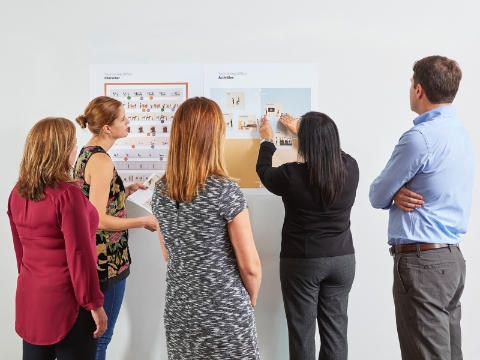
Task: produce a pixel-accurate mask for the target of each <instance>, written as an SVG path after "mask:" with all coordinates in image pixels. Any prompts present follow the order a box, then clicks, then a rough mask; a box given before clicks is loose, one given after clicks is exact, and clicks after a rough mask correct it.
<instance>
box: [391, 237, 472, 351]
mask: <svg viewBox="0 0 480 360" xmlns="http://www.w3.org/2000/svg"><path fill="white" fill-rule="evenodd" d="M393 278H394V280H393V299H394V303H395V316H396V320H397V332H398V340H399V342H400V349H401V352H402V359H405V360H461V359H463V355H462V349H461V330H460V318H461V307H460V297H461V296H462V292H463V288H464V286H465V260H464V259H463V255H462V252H461V251H460V248H459V247H457V246H450V247H449V248H442V249H437V250H428V251H422V252H419V253H418V254H417V253H416V252H413V253H402V254H396V255H395V259H394V270H393Z"/></svg>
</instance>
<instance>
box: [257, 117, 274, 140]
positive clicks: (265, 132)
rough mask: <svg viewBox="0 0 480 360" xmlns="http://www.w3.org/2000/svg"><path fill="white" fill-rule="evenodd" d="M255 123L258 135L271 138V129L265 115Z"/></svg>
mask: <svg viewBox="0 0 480 360" xmlns="http://www.w3.org/2000/svg"><path fill="white" fill-rule="evenodd" d="M257 124H258V132H259V133H260V137H261V138H262V139H273V136H274V134H273V129H272V126H271V125H270V122H269V121H268V119H267V117H266V116H264V117H263V119H262V123H261V124H260V123H259V122H258V121H257Z"/></svg>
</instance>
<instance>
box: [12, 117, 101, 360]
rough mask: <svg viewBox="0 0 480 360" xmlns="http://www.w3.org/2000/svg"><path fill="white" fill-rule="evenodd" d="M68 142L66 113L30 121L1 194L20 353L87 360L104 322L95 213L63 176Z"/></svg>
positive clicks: (70, 152)
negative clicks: (11, 183)
mask: <svg viewBox="0 0 480 360" xmlns="http://www.w3.org/2000/svg"><path fill="white" fill-rule="evenodd" d="M76 142H77V141H76V138H75V125H74V124H73V123H72V122H71V121H70V120H67V119H63V118H46V119H43V120H40V121H39V122H38V123H36V124H35V126H34V127H33V128H32V129H31V130H30V132H29V134H28V136H27V140H26V142H25V149H24V152H23V158H22V162H21V165H20V174H19V176H18V182H17V184H16V185H15V188H14V189H13V190H12V192H11V194H10V198H9V200H8V217H9V218H10V225H11V230H12V236H13V244H14V247H15V253H16V256H17V266H18V282H17V294H16V306H15V311H16V314H15V330H16V331H17V333H18V335H20V336H21V337H22V338H23V359H24V360H54V359H58V360H94V359H95V356H96V351H97V341H98V337H99V336H100V335H102V334H103V333H104V332H105V330H106V327H107V316H106V314H105V311H104V310H103V307H102V305H103V294H102V292H101V291H100V286H99V284H98V277H97V266H96V261H97V255H96V249H95V231H96V229H97V225H98V214H97V211H96V210H95V208H94V207H93V206H92V205H91V204H90V202H89V201H88V200H87V199H86V198H85V196H83V194H82V191H81V190H80V189H79V187H78V186H77V184H76V183H75V181H74V180H73V179H72V177H71V176H70V168H71V166H72V165H73V163H74V162H75V155H76V153H77V145H76Z"/></svg>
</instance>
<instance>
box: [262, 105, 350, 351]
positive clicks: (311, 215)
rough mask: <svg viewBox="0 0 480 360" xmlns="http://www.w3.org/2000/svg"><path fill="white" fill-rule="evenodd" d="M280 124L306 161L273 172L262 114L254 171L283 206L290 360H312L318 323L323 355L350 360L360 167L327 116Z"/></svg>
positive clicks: (284, 293)
mask: <svg viewBox="0 0 480 360" xmlns="http://www.w3.org/2000/svg"><path fill="white" fill-rule="evenodd" d="M280 122H281V123H282V124H284V125H285V126H286V127H287V128H288V130H290V131H291V132H292V133H293V134H298V155H299V159H300V160H301V161H302V162H294V163H287V164H284V165H282V166H279V167H272V157H273V154H274V153H275V151H276V147H275V145H274V139H273V137H274V132H273V129H272V127H271V125H270V124H269V122H268V119H267V117H266V116H265V117H264V118H263V120H262V125H261V126H260V127H259V132H260V137H261V138H262V139H263V140H262V142H261V145H260V150H259V154H258V159H257V165H256V170H257V174H258V176H259V178H260V180H261V181H262V184H263V185H264V186H265V187H266V188H267V189H268V190H269V191H270V192H272V193H273V194H275V195H278V196H281V197H282V200H283V203H284V206H285V218H284V223H283V229H282V246H281V252H280V283H281V286H282V296H283V303H284V307H285V315H286V318H287V325H288V336H289V352H290V358H291V359H309V360H310V359H311V360H313V359H315V357H316V354H315V327H316V326H315V323H318V328H319V333H320V340H321V346H320V354H319V356H318V357H319V358H321V359H325V360H327V359H342V360H343V359H347V357H348V343H347V323H348V315H347V307H348V295H349V293H350V290H351V287H352V284H353V280H354V277H355V250H354V247H353V242H352V234H351V231H350V212H351V208H352V206H353V203H354V201H355V195H356V190H357V186H358V179H359V170H358V166H357V162H356V161H355V159H353V158H352V157H351V156H350V155H348V154H346V153H344V152H342V150H341V148H340V137H339V134H338V129H337V127H336V125H335V123H334V122H333V120H332V119H330V118H329V117H328V116H327V115H325V114H322V113H319V112H315V111H311V112H308V113H306V114H305V115H303V116H302V117H301V121H300V122H299V121H298V120H297V119H295V118H293V117H291V116H290V115H287V114H283V115H282V116H281V117H280ZM331 334H335V336H334V337H332V336H331Z"/></svg>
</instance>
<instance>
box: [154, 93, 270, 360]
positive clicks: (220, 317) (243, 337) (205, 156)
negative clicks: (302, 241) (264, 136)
mask: <svg viewBox="0 0 480 360" xmlns="http://www.w3.org/2000/svg"><path fill="white" fill-rule="evenodd" d="M224 137H225V122H224V119H223V115H222V112H221V110H220V108H219V106H218V105H217V104H216V103H215V102H213V101H212V100H209V99H206V98H198V97H196V98H192V99H189V100H187V101H185V102H184V103H183V104H182V105H180V107H179V108H178V110H177V112H176V113H175V117H174V120H173V124H172V129H171V137H170V150H169V153H168V164H167V169H166V172H165V176H164V177H163V178H162V179H161V180H160V182H159V184H158V185H157V188H156V191H155V193H154V196H153V199H152V209H153V213H154V214H155V216H156V217H157V219H158V221H159V224H160V228H161V229H162V234H163V236H164V242H165V245H164V246H165V248H164V255H165V258H166V260H167V261H168V267H167V291H166V305H165V314H164V320H165V330H166V336H167V350H168V358H169V359H171V360H172V359H191V360H195V359H210V360H212V359H219V360H220V359H221V360H225V359H258V358H259V353H258V345H257V334H256V328H255V320H254V316H253V307H254V306H255V303H256V301H257V295H258V290H259V288H260V281H261V267H260V260H259V257H258V254H257V250H256V248H255V243H254V241H253V236H252V231H251V228H250V220H249V215H248V209H247V202H246V200H245V197H244V195H243V193H242V191H241V190H240V188H239V186H238V185H237V184H236V183H235V182H234V181H233V180H231V179H230V178H229V177H228V174H227V171H226V170H225V166H224V163H223V140H224Z"/></svg>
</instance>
